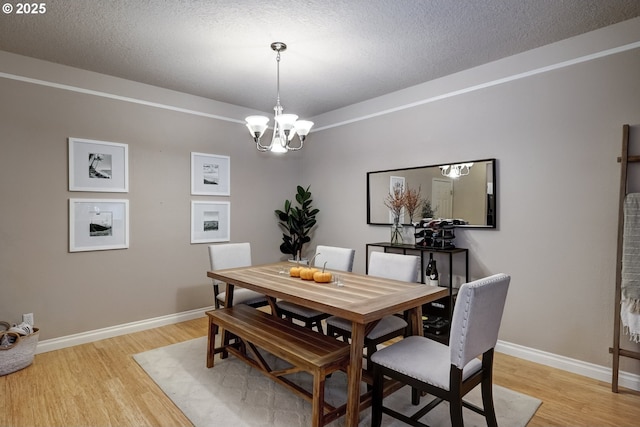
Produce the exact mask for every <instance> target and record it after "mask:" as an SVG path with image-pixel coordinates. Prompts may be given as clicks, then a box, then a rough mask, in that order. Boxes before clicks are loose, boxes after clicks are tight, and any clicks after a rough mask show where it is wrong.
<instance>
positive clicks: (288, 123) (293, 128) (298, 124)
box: [245, 42, 313, 153]
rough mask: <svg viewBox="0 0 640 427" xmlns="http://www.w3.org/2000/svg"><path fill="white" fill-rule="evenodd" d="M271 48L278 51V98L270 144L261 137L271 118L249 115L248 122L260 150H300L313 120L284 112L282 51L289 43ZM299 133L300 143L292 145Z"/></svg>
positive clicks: (276, 151)
mask: <svg viewBox="0 0 640 427" xmlns="http://www.w3.org/2000/svg"><path fill="white" fill-rule="evenodd" d="M271 49H273V50H275V51H276V62H277V66H278V68H277V89H278V92H277V98H276V106H275V107H273V110H274V111H275V117H274V118H275V122H274V124H273V136H272V138H271V142H270V143H269V145H263V144H262V143H261V142H260V138H261V137H262V135H263V134H264V131H265V130H266V129H267V127H268V126H269V118H268V117H265V116H249V117H247V118H246V119H245V120H246V122H247V123H246V124H247V128H248V129H249V132H250V133H251V136H252V137H253V140H254V141H255V143H256V148H257V149H258V151H273V152H274V153H286V152H287V151H289V150H291V151H296V150H300V149H301V148H302V146H303V145H304V140H305V138H306V137H307V135H308V134H309V131H310V130H311V127H312V126H313V122H310V121H308V120H298V116H297V115H295V114H283V108H282V105H280V52H284V51H285V50H286V49H287V45H286V44H284V43H282V42H274V43H271ZM296 134H297V135H298V138H299V143H298V144H297V145H291V142H292V141H293V138H294V136H295V135H296Z"/></svg>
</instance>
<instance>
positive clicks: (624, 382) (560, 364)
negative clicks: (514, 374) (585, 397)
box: [496, 341, 640, 391]
mask: <svg viewBox="0 0 640 427" xmlns="http://www.w3.org/2000/svg"><path fill="white" fill-rule="evenodd" d="M496 351H497V352H500V353H504V354H508V355H509V356H514V357H518V358H520V359H524V360H528V361H530V362H535V363H540V364H541V365H546V366H551V367H552V368H557V369H562V370H563V371H567V372H571V373H574V374H578V375H583V376H585V377H589V378H593V379H596V380H599V381H604V382H608V383H611V376H612V370H611V368H608V367H606V366H600V365H596V364H593V363H589V362H583V361H581V360H577V359H571V358H569V357H564V356H559V355H557V354H553V353H548V352H546V351H541V350H536V349H534V348H529V347H524V346H521V345H518V344H512V343H508V342H504V341H498V344H497V345H496ZM618 384H619V385H620V387H625V388H628V389H631V390H636V391H640V375H636V374H632V373H630V372H624V371H620V372H619V374H618Z"/></svg>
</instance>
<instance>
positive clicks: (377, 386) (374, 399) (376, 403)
mask: <svg viewBox="0 0 640 427" xmlns="http://www.w3.org/2000/svg"><path fill="white" fill-rule="evenodd" d="M383 385H384V377H383V375H382V370H381V369H380V368H378V367H377V366H374V367H373V394H372V396H371V427H380V425H381V424H382V389H383Z"/></svg>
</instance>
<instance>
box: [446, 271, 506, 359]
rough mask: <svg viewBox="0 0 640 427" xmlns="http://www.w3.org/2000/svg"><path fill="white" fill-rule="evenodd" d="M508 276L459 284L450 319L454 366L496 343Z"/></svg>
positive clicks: (494, 276)
mask: <svg viewBox="0 0 640 427" xmlns="http://www.w3.org/2000/svg"><path fill="white" fill-rule="evenodd" d="M510 281H511V277H510V276H507V275H506V274H502V273H500V274H494V275H493V276H489V277H486V278H484V279H479V280H475V281H473V282H469V283H465V284H463V285H462V286H461V287H460V290H459V292H458V296H457V299H456V305H455V307H454V310H453V318H452V320H451V335H450V338H449V349H450V351H451V364H452V365H455V366H456V367H457V368H458V369H463V368H464V366H465V365H466V364H467V363H469V361H471V360H472V359H474V358H476V357H478V356H480V355H482V354H483V353H484V352H486V351H488V350H491V349H492V348H494V347H495V346H496V343H497V342H498V331H499V330H500V322H501V321H502V312H503V311H504V305H505V301H506V299H507V290H508V289H509V282H510Z"/></svg>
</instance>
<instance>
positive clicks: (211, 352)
mask: <svg viewBox="0 0 640 427" xmlns="http://www.w3.org/2000/svg"><path fill="white" fill-rule="evenodd" d="M217 334H218V325H216V324H215V323H213V321H212V319H211V318H209V331H208V334H207V368H213V358H214V357H215V349H216V335H217Z"/></svg>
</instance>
